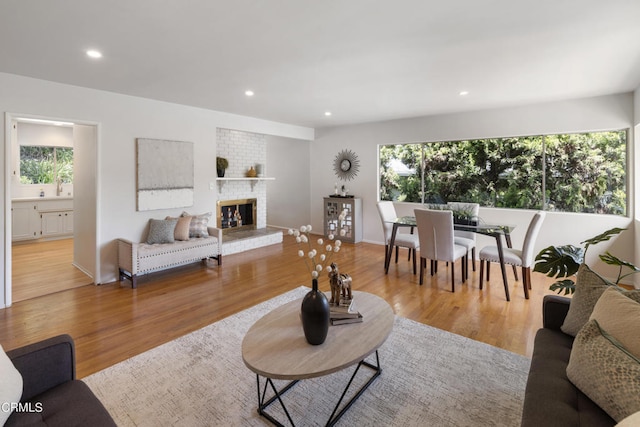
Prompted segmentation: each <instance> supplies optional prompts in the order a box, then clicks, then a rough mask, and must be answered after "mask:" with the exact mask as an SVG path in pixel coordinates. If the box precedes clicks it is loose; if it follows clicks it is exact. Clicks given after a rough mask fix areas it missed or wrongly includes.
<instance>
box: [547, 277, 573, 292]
mask: <svg viewBox="0 0 640 427" xmlns="http://www.w3.org/2000/svg"><path fill="white" fill-rule="evenodd" d="M549 290H551V291H554V292H557V293H558V295H559V294H560V293H561V292H564V295H568V294H572V293H574V292H575V291H576V284H575V282H574V281H573V280H571V279H564V280H558V281H557V282H555V283H554V284H552V285H551V286H549Z"/></svg>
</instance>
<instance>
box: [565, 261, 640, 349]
mask: <svg viewBox="0 0 640 427" xmlns="http://www.w3.org/2000/svg"><path fill="white" fill-rule="evenodd" d="M610 287H613V288H614V289H616V290H618V291H620V292H622V293H623V294H624V295H626V296H628V297H629V298H631V299H633V300H634V301H638V302H640V290H635V291H625V290H623V289H622V288H619V287H617V286H613V285H610V284H608V283H607V282H605V280H604V279H603V278H602V277H600V276H599V275H598V274H596V273H594V272H593V271H592V270H591V269H590V268H589V267H588V266H587V265H586V264H582V265H581V266H580V268H579V269H578V274H577V275H576V291H575V292H574V294H573V297H572V299H571V305H570V306H569V312H568V313H567V317H566V318H565V319H564V323H563V324H562V327H561V328H560V329H561V330H562V332H564V333H565V334H567V335H571V336H572V337H575V336H576V334H577V333H578V332H579V331H580V328H582V327H583V326H584V325H585V323H587V322H588V321H589V316H591V312H592V311H593V307H594V306H595V305H596V302H598V299H600V296H601V295H602V293H603V292H604V291H605V290H607V288H610Z"/></svg>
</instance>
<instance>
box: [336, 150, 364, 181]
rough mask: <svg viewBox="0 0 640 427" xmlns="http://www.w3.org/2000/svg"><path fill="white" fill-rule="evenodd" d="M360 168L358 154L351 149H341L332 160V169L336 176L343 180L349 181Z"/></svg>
mask: <svg viewBox="0 0 640 427" xmlns="http://www.w3.org/2000/svg"><path fill="white" fill-rule="evenodd" d="M359 169H360V160H358V155H357V154H356V153H354V152H353V151H351V150H342V151H340V152H339V153H338V155H337V156H336V158H335V159H334V160H333V170H334V171H335V173H336V175H337V176H338V178H340V179H341V180H343V181H350V180H351V179H353V178H355V177H356V175H357V174H358V170H359Z"/></svg>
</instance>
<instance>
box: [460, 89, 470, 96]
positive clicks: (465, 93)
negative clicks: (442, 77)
mask: <svg viewBox="0 0 640 427" xmlns="http://www.w3.org/2000/svg"><path fill="white" fill-rule="evenodd" d="M467 95H469V91H468V90H462V91H460V96H467Z"/></svg>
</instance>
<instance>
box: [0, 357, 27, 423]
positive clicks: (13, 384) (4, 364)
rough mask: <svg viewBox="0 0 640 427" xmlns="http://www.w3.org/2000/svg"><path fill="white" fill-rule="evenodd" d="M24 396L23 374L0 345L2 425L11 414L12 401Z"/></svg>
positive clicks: (0, 419) (0, 418)
mask: <svg viewBox="0 0 640 427" xmlns="http://www.w3.org/2000/svg"><path fill="white" fill-rule="evenodd" d="M21 397H22V375H20V372H18V370H17V369H16V367H15V366H13V362H12V361H11V359H9V356H7V354H6V353H5V352H4V350H3V349H2V346H1V345H0V426H2V425H4V423H6V422H7V419H8V418H9V416H11V413H12V412H13V411H12V408H11V403H18V402H20V398H21Z"/></svg>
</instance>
